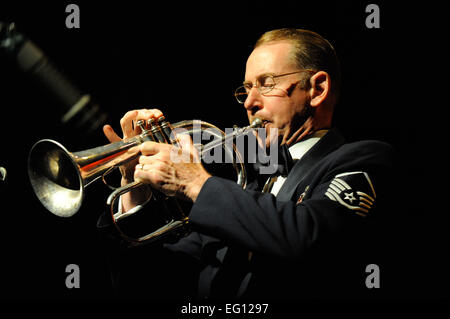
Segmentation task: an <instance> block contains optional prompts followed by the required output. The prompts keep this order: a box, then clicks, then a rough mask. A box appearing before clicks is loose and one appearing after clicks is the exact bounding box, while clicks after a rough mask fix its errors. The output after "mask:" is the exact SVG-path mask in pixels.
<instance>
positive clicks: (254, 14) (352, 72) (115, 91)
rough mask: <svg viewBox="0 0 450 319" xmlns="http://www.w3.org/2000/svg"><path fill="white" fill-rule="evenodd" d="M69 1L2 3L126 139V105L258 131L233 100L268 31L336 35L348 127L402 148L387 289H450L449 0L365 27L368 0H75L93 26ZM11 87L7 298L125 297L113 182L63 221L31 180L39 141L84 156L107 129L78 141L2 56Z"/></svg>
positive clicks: (91, 192)
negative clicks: (109, 201) (72, 278)
mask: <svg viewBox="0 0 450 319" xmlns="http://www.w3.org/2000/svg"><path fill="white" fill-rule="evenodd" d="M69 3H70V2H65V1H62V2H61V3H56V2H55V3H45V4H44V3H41V2H39V3H31V2H30V3H28V2H15V4H14V5H13V4H11V3H9V4H7V3H2V4H1V5H0V21H14V22H15V23H16V24H17V27H18V28H19V30H20V31H21V32H22V33H24V34H25V35H26V36H27V37H28V38H29V39H31V40H32V41H33V42H34V43H36V44H37V45H38V46H39V47H40V48H41V49H42V50H43V51H44V52H45V53H46V54H47V56H48V57H49V58H50V59H51V60H52V61H53V62H54V63H55V64H56V65H57V66H58V67H59V69H60V70H61V71H63V73H64V74H65V75H67V77H68V78H69V79H71V80H72V82H73V83H75V84H76V85H77V86H78V87H79V88H80V89H81V90H82V91H83V92H86V93H89V94H91V95H92V96H93V97H94V98H95V99H96V101H97V102H98V103H99V105H100V106H101V107H102V108H103V110H104V111H105V112H107V113H108V114H109V115H110V117H111V124H112V125H113V126H114V127H115V128H116V130H117V131H118V132H119V125H118V124H119V120H120V118H121V117H122V116H123V114H124V113H125V112H126V111H128V110H130V109H136V108H153V107H158V108H160V109H162V110H163V111H164V113H165V115H166V117H167V118H168V119H169V120H170V121H172V122H176V121H179V120H183V119H202V120H205V121H208V122H211V123H214V124H215V125H217V126H218V127H221V128H225V127H231V126H232V125H234V124H237V125H239V126H243V125H246V123H247V122H246V121H247V120H246V116H245V112H243V110H242V107H241V106H240V105H239V104H237V103H236V102H235V100H234V97H233V95H232V93H233V91H234V89H235V88H236V87H237V86H238V85H240V83H241V82H242V80H243V76H244V70H245V62H246V59H247V56H248V54H249V53H250V52H251V48H252V46H253V44H254V42H255V41H256V39H257V38H258V37H259V35H261V34H262V33H263V32H265V31H267V30H270V29H274V28H280V27H297V28H304V29H310V30H314V31H316V32H318V33H320V34H321V35H323V36H324V37H325V38H327V39H328V40H330V42H332V43H333V44H334V46H335V48H336V50H337V52H338V55H339V57H340V59H341V63H342V71H343V88H342V95H341V99H340V102H339V105H338V108H337V110H336V116H335V125H336V126H338V127H339V128H340V129H341V131H342V132H343V133H344V134H345V135H346V136H347V137H348V138H349V139H350V140H359V139H365V138H371V139H379V140H383V141H387V142H389V143H391V144H392V145H393V146H394V147H395V149H396V150H397V153H398V163H399V164H400V165H399V167H398V170H397V172H398V174H397V176H393V180H394V179H396V180H400V183H399V184H398V185H399V186H398V188H397V189H396V190H395V191H396V193H398V196H396V198H397V204H399V205H398V206H399V207H400V210H398V209H396V210H392V212H390V213H391V214H393V229H394V234H395V236H394V237H395V239H396V241H395V242H393V243H392V246H391V247H392V250H393V251H394V253H392V259H391V260H390V261H389V262H388V263H387V264H386V267H384V268H383V265H382V267H381V273H382V276H385V277H382V278H385V281H383V279H381V280H382V283H381V285H382V288H380V289H381V290H383V289H384V290H383V293H382V294H381V296H382V298H384V299H394V300H413V299H446V298H448V254H449V253H448V207H447V205H448V184H447V183H448V166H447V161H448V137H447V136H448V111H447V110H448V109H447V107H448V100H447V97H448V78H447V75H448V60H447V59H448V57H447V56H448V31H447V29H448V11H447V10H448V8H447V2H445V1H442V2H441V1H437V2H430V1H427V2H420V3H417V4H415V3H412V2H409V1H400V2H397V1H395V4H394V1H391V2H388V1H376V2H375V3H377V4H378V5H379V7H380V10H381V28H380V29H368V28H366V26H365V19H366V16H367V13H366V12H365V8H366V6H367V5H368V4H369V3H370V2H365V1H346V2H340V1H336V2H331V1H330V2H325V3H317V4H315V3H314V4H308V3H306V2H304V1H288V2H286V3H281V2H276V1H271V2H261V1H257V2H255V1H252V2H226V1H222V2H217V3H216V2H213V1H210V2H206V3H193V2H181V3H180V4H179V3H177V2H164V3H162V4H160V3H158V4H157V5H156V4H155V5H154V4H152V2H146V3H145V4H144V2H140V1H126V2H123V1H120V2H114V1H113V2H106V1H105V2H95V4H93V3H92V2H88V1H77V2H76V3H77V4H78V5H79V6H80V12H81V25H80V26H81V28H80V29H68V28H66V27H65V19H66V16H67V13H65V8H66V5H67V4H69ZM0 81H1V82H0V110H1V113H0V132H1V138H2V143H1V148H0V149H1V155H0V166H4V167H6V168H7V170H8V182H7V184H6V185H4V187H3V189H2V193H1V194H0V196H1V203H2V204H1V207H2V208H1V210H0V213H1V221H0V225H1V231H0V238H1V241H0V245H1V252H2V258H1V260H2V262H1V266H0V268H1V276H2V277H1V278H0V282H1V283H2V284H1V287H2V289H1V290H2V295H1V298H6V299H78V298H83V299H86V298H88V299H90V298H113V297H114V294H113V291H112V288H111V285H110V280H109V277H108V271H107V266H106V258H105V253H103V252H102V249H103V248H102V247H103V246H102V244H101V240H100V238H99V234H98V231H97V229H96V226H95V224H96V220H97V218H98V216H99V215H100V213H101V212H102V210H103V205H104V201H105V199H106V196H107V194H108V193H109V191H108V189H106V187H104V186H103V185H102V184H101V183H100V182H98V183H97V184H95V185H93V186H90V187H89V189H88V190H87V195H86V200H85V202H84V204H83V208H82V210H81V212H80V213H78V214H77V215H76V216H75V217H73V218H71V219H61V218H58V217H55V216H52V215H51V214H49V213H48V212H46V211H45V209H44V208H43V207H42V206H40V204H39V203H38V201H37V199H36V198H35V196H34V195H33V193H32V190H31V187H30V185H29V182H28V177H27V173H26V165H27V164H26V162H27V155H28V152H29V150H30V148H31V146H32V145H33V144H34V143H35V142H36V141H37V140H39V139H41V138H53V139H56V140H58V141H60V142H61V143H62V144H63V145H66V146H67V148H68V149H69V150H72V151H76V150H82V149H87V148H90V147H94V146H98V145H102V144H106V142H107V141H106V138H104V136H103V134H102V132H101V130H99V131H98V133H97V134H93V135H92V136H91V137H89V138H82V139H81V140H80V133H79V132H76V131H70V130H65V129H61V128H59V126H58V125H57V123H58V121H59V117H58V115H57V114H56V112H55V111H54V110H56V109H57V108H58V106H57V105H55V103H54V102H53V100H52V99H50V98H49V97H48V96H46V95H45V94H43V92H41V91H40V89H38V88H37V86H36V85H34V83H33V82H32V81H30V80H29V79H28V78H27V77H26V76H25V75H24V74H22V73H20V72H19V71H18V70H17V68H16V66H15V65H14V63H12V62H10V61H9V60H7V59H6V58H5V57H4V56H2V58H1V59H0ZM394 220H395V222H394ZM394 226H395V227H394ZM362 249H363V247H362ZM155 257H156V256H155ZM155 261H156V262H157V263H158V264H160V265H164V260H159V259H157V258H155ZM71 263H74V264H78V265H79V266H80V269H81V288H80V289H72V290H69V289H67V288H66V286H65V278H66V276H67V274H66V273H65V267H66V265H68V264H71ZM374 263H376V261H374ZM156 268H157V267H156Z"/></svg>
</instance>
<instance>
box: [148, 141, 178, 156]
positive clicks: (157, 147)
mask: <svg viewBox="0 0 450 319" xmlns="http://www.w3.org/2000/svg"><path fill="white" fill-rule="evenodd" d="M168 147H171V145H169V144H163V143H157V142H152V141H147V142H144V143H142V144H141V146H140V151H141V153H142V155H146V156H149V155H155V154H158V153H159V152H161V151H162V150H163V149H166V148H168Z"/></svg>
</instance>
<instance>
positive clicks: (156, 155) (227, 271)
mask: <svg viewBox="0 0 450 319" xmlns="http://www.w3.org/2000/svg"><path fill="white" fill-rule="evenodd" d="M339 90H340V71H339V62H338V59H337V56H336V53H335V51H334V48H333V47H332V46H331V44H330V43H329V42H328V41H327V40H325V39H324V38H323V37H321V36H320V35H318V34H317V33H315V32H311V31H307V30H300V29H279V30H273V31H269V32H267V33H265V34H264V35H262V36H261V38H260V39H259V40H258V41H257V43H256V45H255V47H254V50H253V52H252V53H251V54H250V56H249V58H248V60H247V64H246V70H245V81H244V82H243V85H242V86H241V87H239V88H238V89H237V90H236V93H235V95H236V98H237V100H238V102H239V103H241V104H242V105H243V107H244V110H245V111H246V112H247V116H248V119H249V121H250V122H252V121H253V120H254V119H255V118H260V119H261V120H262V121H263V123H264V128H265V130H266V131H267V133H268V134H267V135H268V136H271V134H270V131H271V130H274V129H276V130H277V132H278V134H277V136H276V142H279V143H280V144H281V145H282V146H283V147H285V148H288V150H289V155H290V156H291V157H292V159H293V163H294V164H293V165H291V167H290V171H289V172H286V171H285V172H284V173H282V174H281V175H280V176H276V175H275V176H271V177H270V178H267V177H266V179H265V181H263V182H260V183H252V187H249V188H248V189H245V190H244V189H242V188H241V187H239V186H238V185H236V184H235V183H234V182H232V181H229V180H226V179H223V178H220V177H216V176H212V175H211V174H209V173H208V171H207V170H206V169H205V168H204V167H203V165H202V164H201V162H200V161H195V160H194V161H190V162H186V161H178V162H174V161H173V160H172V159H171V152H172V151H173V148H175V147H177V146H174V145H170V144H162V143H156V142H145V143H143V144H142V145H141V146H140V152H141V156H140V157H139V159H138V162H133V163H129V164H127V165H124V166H123V167H122V168H121V173H122V184H123V185H126V184H128V183H130V182H132V181H134V180H139V181H141V182H143V183H144V184H145V185H143V186H141V187H139V188H138V189H136V190H133V191H131V192H129V193H126V194H124V195H122V197H121V204H120V205H121V207H120V208H119V210H120V212H121V213H125V212H127V211H129V210H131V209H135V207H137V206H140V205H142V204H143V203H145V201H146V200H147V199H148V197H149V194H150V187H151V188H153V189H156V190H159V191H161V192H162V193H164V194H166V195H168V196H176V197H179V198H183V199H187V200H189V201H191V202H192V203H193V206H192V209H191V211H190V214H189V219H190V225H191V227H192V230H193V232H192V233H191V234H189V235H188V236H187V237H185V238H182V239H180V240H179V241H178V242H177V243H175V244H171V245H166V248H168V249H169V250H171V251H174V252H177V253H180V254H185V255H186V256H189V258H192V260H194V261H195V262H196V263H197V264H198V274H197V275H198V289H197V292H198V297H200V298H240V297H242V298H303V297H307V298H309V297H326V296H336V295H338V296H342V295H345V293H344V291H345V292H348V293H349V294H350V295H352V296H354V294H357V293H358V292H357V290H358V289H359V288H358V287H361V286H364V268H361V267H362V264H364V263H365V262H367V260H366V259H364V252H363V251H361V247H369V246H368V245H369V241H370V239H371V238H368V237H369V234H372V233H371V230H372V229H373V226H374V225H376V222H375V221H376V220H377V219H378V217H379V216H380V214H381V213H380V209H379V208H380V203H382V202H383V201H384V200H385V199H384V198H385V196H387V194H386V193H387V191H386V190H385V185H386V183H387V181H386V179H387V176H388V174H389V173H388V172H389V170H390V168H391V157H392V154H391V153H392V150H391V148H390V146H389V145H387V144H384V143H381V142H376V141H362V142H355V143H349V144H345V143H344V139H343V137H342V136H341V135H340V134H339V132H337V131H336V130H335V129H334V128H332V117H333V111H334V108H335V105H336V103H337V100H338V96H339ZM160 116H162V112H161V111H160V110H157V109H148V110H134V111H130V112H128V113H126V114H125V115H124V116H123V118H122V119H121V121H120V125H121V128H122V133H123V139H126V138H129V137H132V136H134V135H137V134H139V133H140V129H139V128H137V127H136V125H135V124H134V123H136V121H138V120H148V119H150V118H155V119H156V118H159V117H160ZM104 133H105V135H106V136H107V138H108V139H109V140H110V141H111V142H116V141H119V140H121V138H120V137H119V136H118V135H117V134H116V133H115V132H114V131H113V129H112V128H111V127H110V126H108V125H107V126H105V127H104ZM272 136H273V135H272ZM274 142H275V139H274V138H272V139H268V140H267V145H266V146H268V145H269V144H270V143H274ZM179 144H180V145H181V148H182V149H183V150H184V151H187V152H189V153H190V154H191V158H194V159H198V154H197V152H196V149H195V148H194V147H193V146H192V143H191V142H190V141H189V140H188V139H187V140H186V139H183V138H182V139H181V140H180V141H179ZM142 209H145V207H144V208H142ZM372 239H373V238H372ZM366 241H367V246H365V243H366ZM355 256H360V257H361V259H362V260H358V261H355V260H354V259H353V258H354V257H355ZM366 264H367V263H366ZM361 276H362V277H361ZM352 285H353V286H352ZM353 288H355V289H353Z"/></svg>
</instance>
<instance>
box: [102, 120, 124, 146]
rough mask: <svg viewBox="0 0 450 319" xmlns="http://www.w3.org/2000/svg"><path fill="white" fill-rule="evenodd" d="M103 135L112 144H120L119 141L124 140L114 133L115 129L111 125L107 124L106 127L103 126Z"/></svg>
mask: <svg viewBox="0 0 450 319" xmlns="http://www.w3.org/2000/svg"><path fill="white" fill-rule="evenodd" d="M103 134H105V136H106V138H107V139H108V141H110V142H111V143H114V142H119V141H121V140H122V139H121V138H120V137H119V135H117V134H116V132H114V129H113V128H112V127H111V125H109V124H106V125H104V126H103Z"/></svg>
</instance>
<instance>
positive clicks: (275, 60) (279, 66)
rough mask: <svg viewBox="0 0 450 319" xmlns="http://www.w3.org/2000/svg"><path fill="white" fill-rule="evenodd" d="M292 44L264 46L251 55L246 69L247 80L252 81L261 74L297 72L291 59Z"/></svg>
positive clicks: (276, 43) (277, 43)
mask: <svg viewBox="0 0 450 319" xmlns="http://www.w3.org/2000/svg"><path fill="white" fill-rule="evenodd" d="M291 50H292V44H291V43H290V42H287V41H283V42H273V43H268V44H263V45H261V46H259V47H257V48H256V49H254V50H253V52H252V53H251V54H250V56H249V57H248V59H247V65H246V69H245V79H246V80H247V81H252V79H255V78H256V77H258V76H259V75H261V74H267V73H275V74H280V73H285V72H291V71H294V70H295V65H294V63H293V60H292V58H291Z"/></svg>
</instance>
